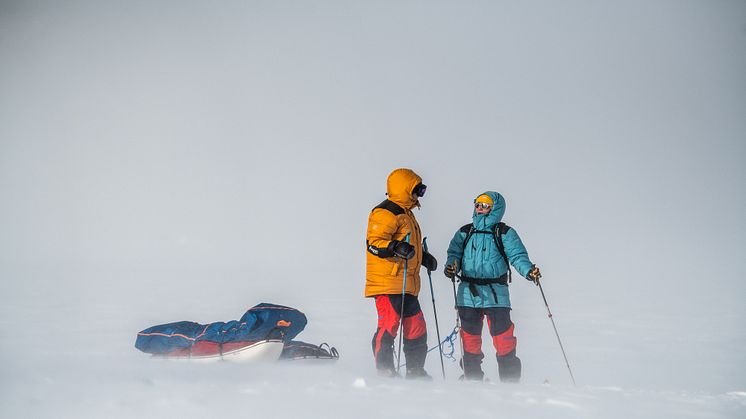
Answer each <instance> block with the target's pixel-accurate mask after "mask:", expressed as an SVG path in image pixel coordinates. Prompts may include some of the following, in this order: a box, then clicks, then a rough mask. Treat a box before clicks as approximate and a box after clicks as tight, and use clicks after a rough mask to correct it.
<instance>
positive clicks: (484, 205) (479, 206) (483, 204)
mask: <svg viewBox="0 0 746 419" xmlns="http://www.w3.org/2000/svg"><path fill="white" fill-rule="evenodd" d="M474 208H477V209H483V210H488V209H490V208H492V205H490V204H488V203H486V202H477V203H475V204H474Z"/></svg>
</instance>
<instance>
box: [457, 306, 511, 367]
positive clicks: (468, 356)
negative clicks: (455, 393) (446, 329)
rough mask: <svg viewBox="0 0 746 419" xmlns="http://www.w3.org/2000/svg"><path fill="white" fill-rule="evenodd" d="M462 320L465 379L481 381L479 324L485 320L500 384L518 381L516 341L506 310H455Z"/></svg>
mask: <svg viewBox="0 0 746 419" xmlns="http://www.w3.org/2000/svg"><path fill="white" fill-rule="evenodd" d="M458 315H459V318H460V319H461V340H462V341H463V343H464V358H463V360H462V366H463V368H464V378H466V379H468V380H482V378H483V377H484V372H482V359H483V358H484V354H483V353H482V323H483V319H484V317H487V326H488V327H489V330H490V336H492V345H493V346H494V347H495V351H496V352H497V367H498V373H499V375H500V381H518V380H519V379H520V378H521V360H520V359H519V358H518V357H517V356H516V355H515V348H516V338H515V336H514V335H513V329H514V325H513V322H512V321H511V320H510V309H509V308H507V307H487V308H473V307H461V306H459V307H458Z"/></svg>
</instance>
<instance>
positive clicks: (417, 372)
mask: <svg viewBox="0 0 746 419" xmlns="http://www.w3.org/2000/svg"><path fill="white" fill-rule="evenodd" d="M407 380H423V381H432V380H433V377H431V376H430V374H428V373H427V371H425V369H424V368H407Z"/></svg>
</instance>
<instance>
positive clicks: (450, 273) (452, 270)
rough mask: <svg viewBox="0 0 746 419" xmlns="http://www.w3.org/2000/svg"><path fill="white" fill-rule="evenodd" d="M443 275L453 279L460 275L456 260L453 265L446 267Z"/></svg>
mask: <svg viewBox="0 0 746 419" xmlns="http://www.w3.org/2000/svg"><path fill="white" fill-rule="evenodd" d="M443 273H444V274H445V276H446V278H450V279H453V278H454V277H455V276H456V274H457V273H458V262H456V261H455V260H454V261H453V264H452V265H446V268H445V269H444V270H443Z"/></svg>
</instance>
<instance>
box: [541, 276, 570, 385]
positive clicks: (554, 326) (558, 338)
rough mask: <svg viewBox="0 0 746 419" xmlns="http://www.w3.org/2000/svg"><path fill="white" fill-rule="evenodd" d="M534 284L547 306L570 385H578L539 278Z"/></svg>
mask: <svg viewBox="0 0 746 419" xmlns="http://www.w3.org/2000/svg"><path fill="white" fill-rule="evenodd" d="M536 285H538V286H539V291H541V298H543V299H544V305H545V306H546V308H547V313H549V320H551V321H552V327H553V328H554V334H555V335H556V336H557V342H559V346H560V349H561V350H562V356H563V357H565V364H566V365H567V371H568V372H569V373H570V379H571V380H572V385H574V386H576V387H577V386H578V385H577V384H575V377H574V376H573V375H572V369H570V362H568V361H567V355H566V354H565V348H564V347H563V346H562V341H561V340H560V337H559V333H557V325H555V324H554V317H553V316H552V311H551V310H550V309H549V304H547V297H546V296H544V288H542V287H541V282H539V280H538V279H537V280H536Z"/></svg>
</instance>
